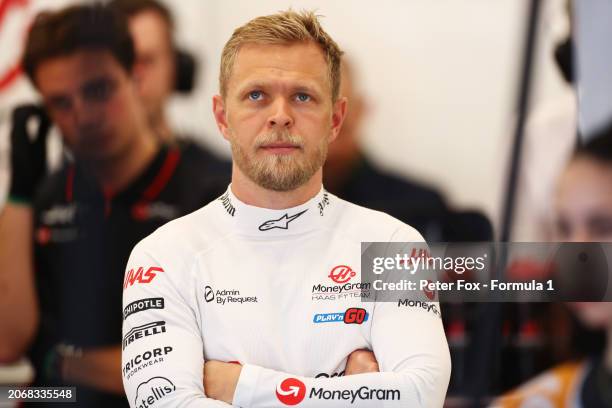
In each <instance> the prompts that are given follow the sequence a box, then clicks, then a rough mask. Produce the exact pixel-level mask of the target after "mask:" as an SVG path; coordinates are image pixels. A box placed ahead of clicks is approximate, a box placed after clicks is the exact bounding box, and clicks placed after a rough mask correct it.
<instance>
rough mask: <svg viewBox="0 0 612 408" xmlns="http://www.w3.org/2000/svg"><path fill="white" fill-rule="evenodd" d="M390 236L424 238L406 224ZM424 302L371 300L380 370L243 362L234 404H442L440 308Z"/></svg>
mask: <svg viewBox="0 0 612 408" xmlns="http://www.w3.org/2000/svg"><path fill="white" fill-rule="evenodd" d="M390 240H391V241H395V242H410V241H412V242H416V241H423V239H422V237H421V236H420V235H419V234H418V233H417V232H416V231H415V230H413V229H408V228H402V229H401V230H400V231H398V232H397V233H396V234H394V235H393V236H392V237H391V239H390ZM427 300H428V299H427V298H425V297H424V299H423V300H421V301H411V302H399V301H378V302H376V303H375V304H374V308H373V316H372V321H371V344H372V351H373V352H374V354H375V356H376V360H377V361H378V364H379V368H380V372H379V373H368V374H358V375H351V376H345V377H335V378H309V377H300V376H295V375H292V374H290V373H284V372H279V371H275V370H271V369H267V368H263V367H259V366H254V365H249V364H246V365H245V366H243V370H242V373H241V375H240V379H239V381H238V386H237V388H236V392H235V394H234V400H233V404H234V405H235V406H240V407H244V408H247V407H249V408H250V407H252V408H259V407H270V406H284V405H296V406H299V407H304V408H307V407H354V406H358V407H364V408H369V407H372V408H373V407H387V408H388V407H436V408H437V407H442V406H443V404H444V398H445V396H446V390H447V387H448V382H449V379H450V371H451V362H450V353H449V349H448V344H447V342H446V337H445V334H444V329H443V326H442V320H441V314H440V306H439V304H438V302H435V301H427ZM279 402H280V403H279Z"/></svg>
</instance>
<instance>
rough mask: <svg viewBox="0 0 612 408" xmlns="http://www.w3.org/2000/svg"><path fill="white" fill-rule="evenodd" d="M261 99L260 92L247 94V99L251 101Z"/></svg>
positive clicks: (261, 94)
mask: <svg viewBox="0 0 612 408" xmlns="http://www.w3.org/2000/svg"><path fill="white" fill-rule="evenodd" d="M262 97H263V93H262V92H261V91H252V92H249V99H250V100H252V101H258V100H260V99H261V98H262Z"/></svg>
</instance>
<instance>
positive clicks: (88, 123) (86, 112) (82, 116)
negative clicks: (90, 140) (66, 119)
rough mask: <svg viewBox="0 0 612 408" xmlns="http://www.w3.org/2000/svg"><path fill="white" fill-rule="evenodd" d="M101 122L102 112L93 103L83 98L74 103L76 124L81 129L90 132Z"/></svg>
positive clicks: (76, 99)
mask: <svg viewBox="0 0 612 408" xmlns="http://www.w3.org/2000/svg"><path fill="white" fill-rule="evenodd" d="M99 121H100V112H99V111H98V109H95V108H94V106H92V104H91V103H87V101H85V100H83V99H82V98H75V101H74V122H75V123H76V125H77V127H78V128H79V129H83V130H90V128H95V127H96V126H97V124H98V122H99Z"/></svg>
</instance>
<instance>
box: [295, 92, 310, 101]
mask: <svg viewBox="0 0 612 408" xmlns="http://www.w3.org/2000/svg"><path fill="white" fill-rule="evenodd" d="M296 98H297V100H298V101H300V102H308V101H310V95H308V94H305V93H299V94H297V95H296Z"/></svg>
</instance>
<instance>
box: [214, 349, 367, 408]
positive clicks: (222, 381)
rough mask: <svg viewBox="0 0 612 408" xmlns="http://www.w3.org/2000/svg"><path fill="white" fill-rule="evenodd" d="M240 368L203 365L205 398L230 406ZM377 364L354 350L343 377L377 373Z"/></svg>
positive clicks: (220, 363) (228, 364)
mask: <svg viewBox="0 0 612 408" xmlns="http://www.w3.org/2000/svg"><path fill="white" fill-rule="evenodd" d="M241 371H242V366H240V365H236V364H232V363H224V362H221V361H207V362H206V363H204V389H205V390H206V396H207V397H208V398H212V399H215V400H218V401H223V402H227V403H228V404H231V403H232V401H233V400H234V392H235V391H236V386H237V385H238V379H239V378H240V372H241ZM377 372H378V362H377V361H376V357H375V356H374V353H372V352H371V351H369V350H355V351H353V352H352V353H351V354H349V356H348V359H347V362H346V369H345V370H344V375H354V374H364V373H377Z"/></svg>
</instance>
